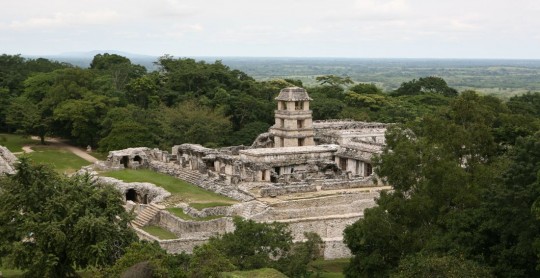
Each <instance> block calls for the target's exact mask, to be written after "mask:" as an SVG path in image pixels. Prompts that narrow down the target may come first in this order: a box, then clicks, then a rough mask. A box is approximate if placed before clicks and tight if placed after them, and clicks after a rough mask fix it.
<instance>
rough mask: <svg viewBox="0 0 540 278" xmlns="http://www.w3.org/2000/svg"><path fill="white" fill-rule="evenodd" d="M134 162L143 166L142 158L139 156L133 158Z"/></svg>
mask: <svg viewBox="0 0 540 278" xmlns="http://www.w3.org/2000/svg"><path fill="white" fill-rule="evenodd" d="M133 161H137V162H139V165H142V158H141V157H140V156H138V155H136V156H135V157H134V158H133Z"/></svg>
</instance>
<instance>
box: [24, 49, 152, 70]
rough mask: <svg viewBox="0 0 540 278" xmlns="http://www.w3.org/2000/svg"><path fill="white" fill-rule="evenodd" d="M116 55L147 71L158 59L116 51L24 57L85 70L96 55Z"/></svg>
mask: <svg viewBox="0 0 540 278" xmlns="http://www.w3.org/2000/svg"><path fill="white" fill-rule="evenodd" d="M104 53H109V54H117V55H120V56H124V57H126V58H128V59H130V60H131V62H132V63H134V64H139V65H141V66H144V67H146V69H148V70H149V71H153V70H156V69H157V67H156V66H155V65H154V62H155V61H157V59H158V58H159V57H158V56H151V55H143V54H135V53H129V52H123V51H118V50H92V51H86V52H64V53H60V54H58V55H45V56H26V57H28V58H38V57H41V58H46V59H49V60H55V61H59V62H64V63H69V64H72V65H74V66H78V67H81V68H87V67H89V66H90V63H91V62H92V59H93V58H94V56H96V55H97V54H104Z"/></svg>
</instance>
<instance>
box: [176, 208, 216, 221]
mask: <svg viewBox="0 0 540 278" xmlns="http://www.w3.org/2000/svg"><path fill="white" fill-rule="evenodd" d="M167 211H168V212H170V213H172V214H174V215H176V216H178V217H180V218H182V219H184V220H194V221H208V220H212V219H218V218H221V217H223V215H211V216H206V217H193V216H191V215H189V214H186V213H185V212H184V210H183V209H182V208H167Z"/></svg>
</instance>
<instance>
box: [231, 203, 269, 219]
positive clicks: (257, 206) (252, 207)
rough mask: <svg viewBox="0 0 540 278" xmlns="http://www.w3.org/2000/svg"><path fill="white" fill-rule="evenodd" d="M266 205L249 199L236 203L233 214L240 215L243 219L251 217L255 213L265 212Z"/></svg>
mask: <svg viewBox="0 0 540 278" xmlns="http://www.w3.org/2000/svg"><path fill="white" fill-rule="evenodd" d="M267 209H268V205H267V204H265V203H263V202H260V201H256V200H255V201H249V202H244V203H240V204H236V205H234V207H233V215H238V216H241V217H242V218H244V219H251V218H253V217H254V216H256V215H259V214H262V213H264V212H266V211H267Z"/></svg>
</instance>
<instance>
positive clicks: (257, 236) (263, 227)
mask: <svg viewBox="0 0 540 278" xmlns="http://www.w3.org/2000/svg"><path fill="white" fill-rule="evenodd" d="M233 221H234V225H235V227H236V228H235V230H234V232H231V233H225V234H223V235H222V236H220V237H213V238H211V239H210V241H209V244H210V245H212V246H214V247H215V248H216V249H217V250H219V251H220V252H221V253H223V254H224V255H225V256H226V258H228V259H229V260H230V261H231V263H232V264H233V265H235V266H236V267H238V269H240V270H248V269H257V268H263V267H268V266H271V265H272V263H273V258H279V257H282V256H286V255H287V254H288V252H289V251H290V248H291V245H292V236H291V232H290V231H288V229H287V225H286V224H283V223H277V222H274V223H257V222H255V221H253V220H243V219H242V218H240V217H235V218H234V219H233Z"/></svg>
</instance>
